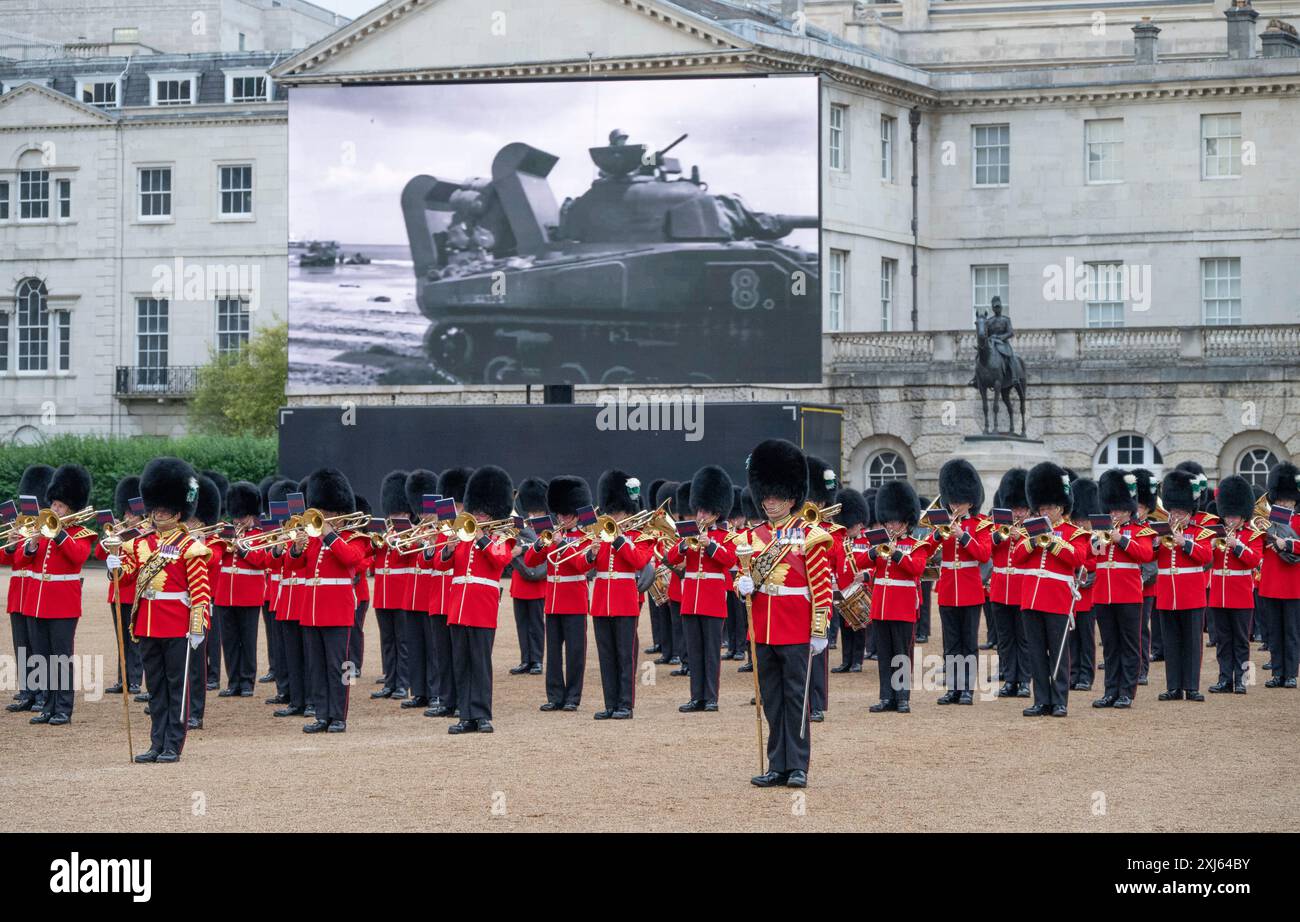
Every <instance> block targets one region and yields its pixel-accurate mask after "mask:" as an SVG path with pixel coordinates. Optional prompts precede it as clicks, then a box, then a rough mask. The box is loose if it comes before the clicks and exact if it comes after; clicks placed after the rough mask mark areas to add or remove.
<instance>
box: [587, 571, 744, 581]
mask: <svg viewBox="0 0 1300 922" xmlns="http://www.w3.org/2000/svg"><path fill="white" fill-rule="evenodd" d="M717 575H719V576H721V575H722V574H717ZM596 579H636V574H635V573H622V572H620V571H618V570H615V571H614V572H613V573H597V574H596Z"/></svg>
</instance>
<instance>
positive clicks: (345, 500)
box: [303, 467, 357, 514]
mask: <svg viewBox="0 0 1300 922" xmlns="http://www.w3.org/2000/svg"><path fill="white" fill-rule="evenodd" d="M303 492H304V493H306V494H307V497H306V499H307V507H308V508H309V509H319V510H321V511H322V512H335V513H339V514H345V513H348V512H356V511H357V500H356V496H355V495H354V494H353V492H352V484H351V483H349V482H348V478H347V477H345V476H343V473H342V472H341V471H337V470H335V469H334V468H332V467H321V468H317V469H316V470H314V471H312V472H311V473H310V474H308V475H307V489H306V490H304V491H303Z"/></svg>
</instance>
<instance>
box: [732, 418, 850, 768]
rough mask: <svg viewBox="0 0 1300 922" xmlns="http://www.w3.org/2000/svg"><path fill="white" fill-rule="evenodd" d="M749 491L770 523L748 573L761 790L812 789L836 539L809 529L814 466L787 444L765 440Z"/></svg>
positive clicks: (752, 463)
mask: <svg viewBox="0 0 1300 922" xmlns="http://www.w3.org/2000/svg"><path fill="white" fill-rule="evenodd" d="M747 468H748V479H749V490H750V493H751V494H752V495H753V497H754V503H755V505H756V506H758V507H759V508H761V509H762V510H763V514H764V516H765V517H766V519H767V521H766V522H764V523H763V524H762V525H759V526H758V527H757V528H755V529H753V530H752V531H751V532H750V534H749V546H748V550H749V551H750V552H752V553H751V554H749V555H745V556H744V558H743V559H744V563H745V566H744V567H743V570H744V572H745V575H744V576H741V577H740V578H739V579H738V580H737V581H736V582H737V589H738V590H739V591H740V593H741V595H745V596H750V595H752V597H753V598H752V599H751V600H750V603H749V604H750V624H751V631H752V636H753V641H754V657H755V663H754V668H755V669H756V670H757V672H758V683H759V701H760V703H761V704H762V707H763V714H764V716H765V717H766V718H767V734H768V735H767V771H766V772H764V773H763V774H761V775H757V776H755V777H754V778H751V779H750V783H752V784H754V785H755V786H757V787H764V788H767V787H776V786H777V785H786V786H788V787H794V788H802V787H807V786H808V760H809V757H810V755H811V749H812V729H811V726H810V725H805V721H806V719H807V717H808V705H809V703H810V702H809V700H808V682H809V680H810V677H811V674H810V672H809V669H810V665H811V657H813V656H815V655H816V654H818V653H820V652H822V651H823V650H825V649H826V646H827V640H826V631H827V628H828V626H829V624H830V617H831V602H832V599H831V592H832V579H833V574H832V572H831V543H832V539H831V536H830V535H828V534H827V533H826V532H825V531H823V530H822V529H821V528H819V527H816V526H814V527H812V528H805V527H804V523H803V520H802V519H801V518H800V516H799V509H800V507H801V506H802V504H803V501H804V497H806V496H807V494H808V462H807V459H806V458H805V457H804V454H803V452H802V451H800V450H799V449H798V448H797V447H795V446H794V445H793V444H792V443H790V442H787V441H785V440H784V439H769V440H767V441H765V442H761V443H759V444H758V445H757V446H756V447H755V448H754V450H753V451H752V452H750V455H749V461H748V463H747Z"/></svg>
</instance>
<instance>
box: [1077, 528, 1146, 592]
mask: <svg viewBox="0 0 1300 922" xmlns="http://www.w3.org/2000/svg"><path fill="white" fill-rule="evenodd" d="M1118 531H1119V535H1120V538H1119V540H1118V541H1115V542H1112V543H1110V544H1103V545H1102V546H1101V550H1100V551H1090V556H1091V557H1092V559H1093V560H1095V561H1096V567H1097V581H1096V582H1095V583H1093V584H1092V601H1093V602H1094V603H1095V604H1097V605H1124V604H1128V603H1131V602H1141V601H1142V598H1143V596H1144V593H1143V591H1142V564H1144V563H1150V562H1151V560H1152V559H1153V558H1154V556H1155V548H1154V546H1153V542H1154V539H1155V532H1153V531H1152V530H1151V529H1150V528H1147V527H1146V526H1145V525H1139V524H1138V523H1137V522H1131V521H1130V522H1126V523H1124V525H1122V526H1120V528H1119V529H1118ZM1089 540H1090V542H1091V539H1089ZM1089 548H1091V543H1090V544H1089Z"/></svg>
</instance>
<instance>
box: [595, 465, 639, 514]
mask: <svg viewBox="0 0 1300 922" xmlns="http://www.w3.org/2000/svg"><path fill="white" fill-rule="evenodd" d="M596 505H597V506H599V507H600V511H601V512H608V513H614V512H622V513H624V514H626V515H632V514H633V513H634V512H639V511H640V510H641V481H639V480H637V479H636V478H635V477H633V476H632V475H631V474H629V473H627V472H626V471H620V470H618V469H617V468H615V469H613V470H608V471H605V473H603V474H601V475H600V479H599V480H597V481H596Z"/></svg>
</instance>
